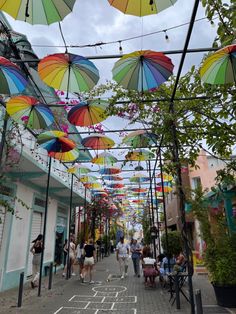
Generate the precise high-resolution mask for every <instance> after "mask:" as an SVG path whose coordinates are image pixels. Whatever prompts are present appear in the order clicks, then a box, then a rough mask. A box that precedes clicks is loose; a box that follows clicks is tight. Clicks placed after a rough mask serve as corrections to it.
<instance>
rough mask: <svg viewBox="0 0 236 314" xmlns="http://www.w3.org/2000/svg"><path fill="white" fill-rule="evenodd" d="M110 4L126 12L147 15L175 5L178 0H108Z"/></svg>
mask: <svg viewBox="0 0 236 314" xmlns="http://www.w3.org/2000/svg"><path fill="white" fill-rule="evenodd" d="M108 1H109V3H110V5H112V6H113V7H115V8H117V9H118V10H120V11H121V12H123V13H125V14H130V15H135V16H145V15H150V14H157V13H158V12H160V11H162V10H165V9H166V8H168V7H170V6H171V5H173V4H174V3H175V2H176V1H177V0H153V1H150V0H108Z"/></svg>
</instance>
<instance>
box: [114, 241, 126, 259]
mask: <svg viewBox="0 0 236 314" xmlns="http://www.w3.org/2000/svg"><path fill="white" fill-rule="evenodd" d="M116 249H117V251H118V256H119V257H128V253H127V250H128V249H129V245H128V244H126V243H121V242H119V243H118V244H117V247H116Z"/></svg>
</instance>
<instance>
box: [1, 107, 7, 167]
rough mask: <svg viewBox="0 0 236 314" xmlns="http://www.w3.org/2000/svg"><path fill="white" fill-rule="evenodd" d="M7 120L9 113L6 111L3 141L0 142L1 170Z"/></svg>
mask: <svg viewBox="0 0 236 314" xmlns="http://www.w3.org/2000/svg"><path fill="white" fill-rule="evenodd" d="M7 121H8V113H7V111H6V112H5V117H4V122H3V128H2V138H1V142H0V171H1V168H2V157H3V150H4V144H5V141H6V132H7Z"/></svg>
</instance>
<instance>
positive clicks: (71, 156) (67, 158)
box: [48, 148, 79, 162]
mask: <svg viewBox="0 0 236 314" xmlns="http://www.w3.org/2000/svg"><path fill="white" fill-rule="evenodd" d="M48 156H50V157H52V158H54V159H57V160H60V161H61V162H73V161H75V160H77V159H78V157H79V151H78V149H76V148H75V149H72V150H70V151H68V152H63V153H62V152H49V153H48Z"/></svg>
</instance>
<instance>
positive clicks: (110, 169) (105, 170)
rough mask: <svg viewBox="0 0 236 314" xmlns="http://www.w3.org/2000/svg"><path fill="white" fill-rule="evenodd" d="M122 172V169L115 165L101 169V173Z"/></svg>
mask: <svg viewBox="0 0 236 314" xmlns="http://www.w3.org/2000/svg"><path fill="white" fill-rule="evenodd" d="M120 172H121V170H120V169H119V168H115V167H107V168H102V169H100V171H99V173H100V174H117V173H120Z"/></svg>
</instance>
